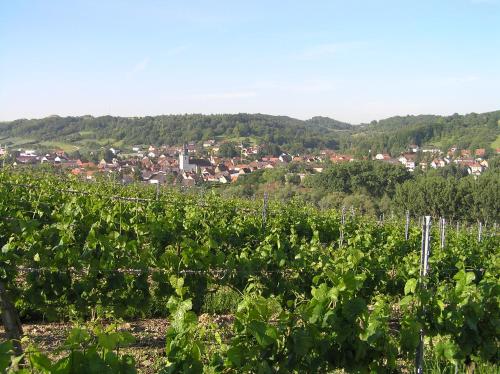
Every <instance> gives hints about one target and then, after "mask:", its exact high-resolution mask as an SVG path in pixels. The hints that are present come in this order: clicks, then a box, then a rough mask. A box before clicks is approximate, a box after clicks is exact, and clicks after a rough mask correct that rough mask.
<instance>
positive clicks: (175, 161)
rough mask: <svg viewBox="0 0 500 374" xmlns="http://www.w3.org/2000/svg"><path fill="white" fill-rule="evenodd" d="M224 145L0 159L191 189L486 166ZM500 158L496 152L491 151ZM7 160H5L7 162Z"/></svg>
mask: <svg viewBox="0 0 500 374" xmlns="http://www.w3.org/2000/svg"><path fill="white" fill-rule="evenodd" d="M222 144H224V143H218V142H216V141H215V140H208V141H204V142H200V143H195V142H190V143H187V144H184V145H174V146H160V147H155V146H152V145H151V146H133V147H130V148H129V149H124V150H120V149H116V148H113V147H111V148H107V149H106V150H105V154H106V157H105V158H102V159H101V160H100V161H97V160H95V161H89V160H85V161H83V160H82V159H80V158H74V157H71V156H70V155H69V154H67V153H66V152H65V151H63V150H55V151H52V152H41V151H37V150H34V149H16V150H10V149H8V147H2V146H0V158H2V159H3V163H4V165H5V162H6V161H5V160H10V162H11V163H12V165H13V166H14V167H23V166H27V165H31V166H33V165H39V164H46V165H54V166H57V167H59V168H61V169H64V170H67V171H68V172H69V173H71V174H73V175H75V176H81V177H82V178H84V179H87V180H92V179H94V178H95V177H97V176H98V175H113V176H114V177H115V178H116V179H117V180H119V181H120V182H121V183H123V184H128V183H133V182H144V183H150V184H172V185H181V186H187V187H188V186H194V185H196V184H199V183H203V182H205V183H213V184H227V183H232V182H235V181H237V180H238V178H239V177H241V176H242V175H245V174H250V173H252V172H254V171H256V170H260V169H273V168H277V167H280V166H285V165H287V164H290V163H296V164H304V165H305V167H304V168H302V169H301V170H304V172H302V173H298V176H299V177H300V179H301V180H303V179H304V178H305V176H306V175H307V174H308V173H310V174H314V173H321V172H322V171H323V169H324V168H325V167H326V166H327V165H328V164H330V163H342V162H352V161H355V160H357V159H372V160H374V161H378V162H387V163H391V164H402V165H403V166H404V167H406V168H407V169H408V170H409V171H411V172H413V171H415V170H416V169H421V170H424V171H425V170H429V169H438V168H443V167H445V166H447V165H450V164H455V165H457V166H459V167H462V168H464V169H466V170H467V172H468V173H469V174H471V175H474V176H479V175H480V174H481V173H482V172H483V171H484V170H486V169H487V168H488V160H487V158H488V157H487V151H486V150H485V149H483V148H480V149H474V150H469V149H458V148H457V147H451V148H450V149H448V150H446V151H443V150H441V149H439V148H438V147H435V146H426V147H420V146H418V145H416V144H410V145H409V146H408V147H407V150H406V152H403V153H401V154H400V155H399V156H396V157H393V156H391V155H390V154H388V153H375V154H374V155H371V152H370V155H371V156H366V157H362V158H356V157H354V156H351V155H347V154H341V153H338V152H337V151H334V150H330V149H325V150H321V151H319V152H317V153H316V154H303V155H298V154H297V155H291V154H288V153H285V152H284V153H281V154H280V155H279V156H276V155H264V156H263V155H262V152H261V150H262V146H259V145H253V146H247V147H245V146H244V145H243V144H240V145H236V146H235V147H236V148H237V151H238V153H239V156H234V157H222V156H221V154H220V147H221V145H222ZM495 154H500V149H496V150H495ZM7 162H9V161H7Z"/></svg>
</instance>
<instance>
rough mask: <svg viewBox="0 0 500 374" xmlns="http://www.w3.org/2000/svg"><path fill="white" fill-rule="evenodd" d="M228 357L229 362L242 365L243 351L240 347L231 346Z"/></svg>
mask: <svg viewBox="0 0 500 374" xmlns="http://www.w3.org/2000/svg"><path fill="white" fill-rule="evenodd" d="M227 359H228V360H229V362H230V363H231V364H232V365H233V366H236V367H240V366H241V361H242V360H243V353H242V351H241V348H240V347H231V348H229V349H228V351H227Z"/></svg>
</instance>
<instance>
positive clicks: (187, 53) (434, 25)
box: [0, 0, 500, 123]
mask: <svg viewBox="0 0 500 374" xmlns="http://www.w3.org/2000/svg"><path fill="white" fill-rule="evenodd" d="M498 109H500V0H412V1H407V0H394V1H384V0H329V1H319V0H317V1H316V0H309V1H304V0H301V1H292V0H290V1H285V0H283V1H273V0H267V1H260V0H252V1H249V0H244V1H243V0H242V1H240V0H206V1H194V0H193V1H190V0H183V1H173V0H172V1H159V0H142V1H137V0H119V1H118V0H86V1H84V0H71V1H66V0H64V1H59V0H43V1H42V0H0V121H2V120H3V121H5V120H13V119H16V118H40V117H45V116H49V115H55V114H57V115H61V116H65V115H86V114H90V115H95V116H98V115H106V114H110V115H120V116H145V115H157V114H173V113H205V114H210V113H239V112H245V113H267V114H276V115H287V116H291V117H296V118H301V119H306V118H310V117H313V116H328V117H332V118H335V119H338V120H342V121H346V122H350V123H361V122H369V121H372V120H378V119H382V118H386V117H390V116H393V115H407V114H444V115H448V114H453V113H469V112H476V113H480V112H486V111H492V110H498Z"/></svg>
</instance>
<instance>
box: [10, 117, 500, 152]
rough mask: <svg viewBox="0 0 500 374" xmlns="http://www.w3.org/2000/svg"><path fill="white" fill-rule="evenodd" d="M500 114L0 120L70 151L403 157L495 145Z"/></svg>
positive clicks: (27, 139) (31, 140) (13, 136)
mask: <svg viewBox="0 0 500 374" xmlns="http://www.w3.org/2000/svg"><path fill="white" fill-rule="evenodd" d="M499 137H500V111H495V112H489V113H482V114H476V113H470V114H466V115H458V114H454V115H452V116H437V115H418V116H405V117H402V116H396V117H391V118H387V119H384V120H380V121H373V122H371V123H370V124H362V125H359V126H353V125H350V124H348V123H345V122H340V121H337V120H334V119H331V118H328V117H313V118H311V119H309V120H305V121H303V120H299V119H295V118H291V117H286V116H271V115H265V114H244V113H241V114H215V115H202V114H185V115H162V116H154V117H150V116H147V117H112V116H103V117H93V116H79V117H59V116H51V117H47V118H42V119H31V120H28V119H19V120H15V121H11V122H3V123H0V143H3V144H7V145H9V146H13V147H20V146H28V145H35V144H36V145H42V146H46V147H48V148H50V147H59V148H63V149H67V150H71V149H74V147H75V146H76V147H80V148H87V149H93V148H98V147H101V146H103V145H114V146H123V145H133V144H154V145H160V144H180V143H182V142H188V141H202V140H208V139H218V140H222V139H224V140H233V141H255V142H259V143H267V144H275V145H278V146H280V147H281V148H283V149H285V150H287V151H289V152H304V151H310V150H318V149H321V148H330V149H341V150H348V151H354V152H357V153H359V154H366V153H367V152H368V150H369V149H371V150H372V151H386V152H390V153H392V154H397V153H399V152H401V151H403V150H404V149H405V148H406V147H407V145H408V144H410V143H415V144H418V145H428V144H433V145H436V146H439V147H441V148H443V149H446V148H448V147H450V146H451V145H456V146H458V147H459V148H496V145H497V143H498V139H499Z"/></svg>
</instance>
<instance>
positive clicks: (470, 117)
mask: <svg viewBox="0 0 500 374" xmlns="http://www.w3.org/2000/svg"><path fill="white" fill-rule="evenodd" d="M358 130H359V131H358V132H357V134H356V136H354V137H353V146H355V147H356V148H358V149H361V150H367V149H372V150H374V151H387V152H390V153H393V154H397V153H398V152H400V151H402V150H404V149H405V148H406V146H407V145H408V144H411V143H413V144H418V145H420V146H422V145H429V144H432V145H435V146H438V147H440V148H441V149H448V148H449V147H450V146H452V145H456V146H457V147H459V148H471V149H475V148H496V146H495V141H496V139H497V138H498V136H500V111H495V112H489V113H482V114H476V113H470V114H466V115H459V114H453V115H451V116H436V115H418V116H406V117H401V116H396V117H391V118H387V119H384V120H381V121H373V122H371V123H370V124H366V125H362V126H360V127H359V129H358Z"/></svg>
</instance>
